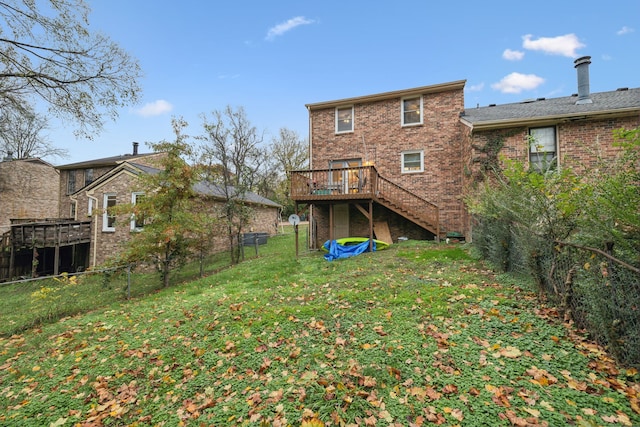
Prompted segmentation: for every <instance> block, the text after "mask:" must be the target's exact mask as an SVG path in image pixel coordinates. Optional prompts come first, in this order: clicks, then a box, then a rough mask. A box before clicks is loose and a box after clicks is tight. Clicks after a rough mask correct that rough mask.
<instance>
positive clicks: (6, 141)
mask: <svg viewBox="0 0 640 427" xmlns="http://www.w3.org/2000/svg"><path fill="white" fill-rule="evenodd" d="M47 128H48V122H47V119H46V118H45V117H41V116H39V115H37V114H36V113H34V112H33V111H24V112H23V113H22V114H21V112H20V111H19V110H12V109H10V110H3V111H2V113H0V153H3V152H4V154H5V155H7V156H9V155H10V156H12V157H14V158H16V159H26V158H32V157H39V158H41V159H45V158H50V157H67V156H68V155H69V153H68V151H67V150H65V149H63V148H57V147H55V146H53V145H52V144H51V142H50V141H49V140H48V138H47V135H45V134H44V133H43V132H45V131H46V130H47Z"/></svg>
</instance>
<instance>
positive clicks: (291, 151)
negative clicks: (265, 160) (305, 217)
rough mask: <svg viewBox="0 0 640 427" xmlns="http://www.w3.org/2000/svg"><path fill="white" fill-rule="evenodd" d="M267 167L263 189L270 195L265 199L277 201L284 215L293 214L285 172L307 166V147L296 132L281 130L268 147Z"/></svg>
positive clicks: (305, 142)
mask: <svg viewBox="0 0 640 427" xmlns="http://www.w3.org/2000/svg"><path fill="white" fill-rule="evenodd" d="M268 151H269V156H268V157H269V166H268V168H267V170H268V173H267V174H266V175H265V182H264V184H263V186H264V187H266V188H268V189H269V193H270V195H269V196H267V195H265V197H270V198H273V199H274V200H277V201H278V203H280V204H281V205H282V206H283V207H284V213H285V214H286V215H287V214H290V213H293V212H294V210H295V209H294V207H293V202H292V201H291V199H290V198H289V179H288V177H287V175H286V174H287V172H289V171H292V170H300V169H305V168H307V167H308V165H309V145H308V142H307V139H306V138H301V137H300V135H298V133H297V132H296V131H293V130H290V129H287V128H281V129H280V132H279V134H278V136H277V137H274V138H273V139H272V140H271V144H270V145H269V147H268Z"/></svg>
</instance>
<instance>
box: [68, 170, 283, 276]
mask: <svg viewBox="0 0 640 427" xmlns="http://www.w3.org/2000/svg"><path fill="white" fill-rule="evenodd" d="M156 159H157V158H156ZM134 160H135V162H134V161H123V162H121V163H119V164H118V166H116V167H115V168H113V169H111V170H110V171H108V172H107V173H105V174H103V175H102V176H100V177H99V178H97V179H95V180H94V181H93V182H92V183H90V184H89V185H87V186H86V187H84V188H82V189H81V190H79V191H77V192H75V193H74V194H71V195H70V196H69V198H70V199H71V201H72V204H75V206H76V215H77V218H78V219H81V218H90V219H91V220H92V224H91V234H92V239H91V248H90V251H89V258H88V266H89V267H95V266H98V265H100V264H102V263H104V262H105V261H106V260H107V259H109V258H110V257H113V256H114V255H115V254H117V253H118V252H120V251H121V250H122V249H123V247H124V245H126V243H127V241H128V240H129V238H130V236H131V234H132V233H138V232H141V231H143V229H144V223H141V222H139V221H137V220H136V219H135V218H131V217H126V216H118V217H116V216H115V215H110V214H109V212H108V211H107V209H108V208H109V207H113V206H116V205H119V204H125V203H134V204H135V203H136V200H137V199H138V198H139V197H142V196H144V193H143V192H141V191H140V186H139V184H138V182H137V179H138V176H140V175H141V174H155V173H158V172H159V169H158V168H157V167H154V166H149V165H144V164H139V163H137V161H139V160H140V159H139V158H137V159H134ZM151 163H153V162H151ZM155 166H158V165H157V164H156V165H155ZM194 189H195V191H196V194H197V195H198V196H200V197H201V198H202V202H203V209H210V210H211V212H212V213H215V211H216V208H217V207H219V206H220V205H221V200H222V199H223V193H222V191H221V190H220V189H219V188H217V187H215V186H213V185H211V184H207V183H204V182H200V183H198V184H197V185H196V186H195V188H194ZM244 201H245V202H246V203H248V204H250V205H252V207H253V209H254V215H253V217H252V220H251V223H250V224H248V226H247V231H250V230H251V231H255V232H263V233H268V234H269V235H272V234H275V233H276V232H277V228H276V226H277V223H278V218H279V213H280V208H281V206H280V205H278V204H277V203H274V202H272V201H271V200H268V199H265V198H263V197H260V196H258V195H256V194H253V193H248V194H246V195H245V197H244ZM225 236H226V234H225V232H224V230H222V229H221V230H220V232H219V233H216V237H215V238H214V242H213V247H214V250H216V251H221V250H225V249H227V248H228V241H227V239H226V237H225Z"/></svg>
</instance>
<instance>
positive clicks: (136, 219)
mask: <svg viewBox="0 0 640 427" xmlns="http://www.w3.org/2000/svg"><path fill="white" fill-rule="evenodd" d="M143 197H144V193H131V204H132V205H136V204H138V203H139V202H140V201H141V200H142V198H143ZM134 211H136V213H134V214H133V216H132V217H131V230H132V231H141V230H142V229H143V228H144V215H143V214H142V213H141V212H138V211H137V210H136V209H135V206H134Z"/></svg>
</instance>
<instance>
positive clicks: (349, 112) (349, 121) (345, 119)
mask: <svg viewBox="0 0 640 427" xmlns="http://www.w3.org/2000/svg"><path fill="white" fill-rule="evenodd" d="M343 132H353V106H349V107H338V108H336V133H343Z"/></svg>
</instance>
